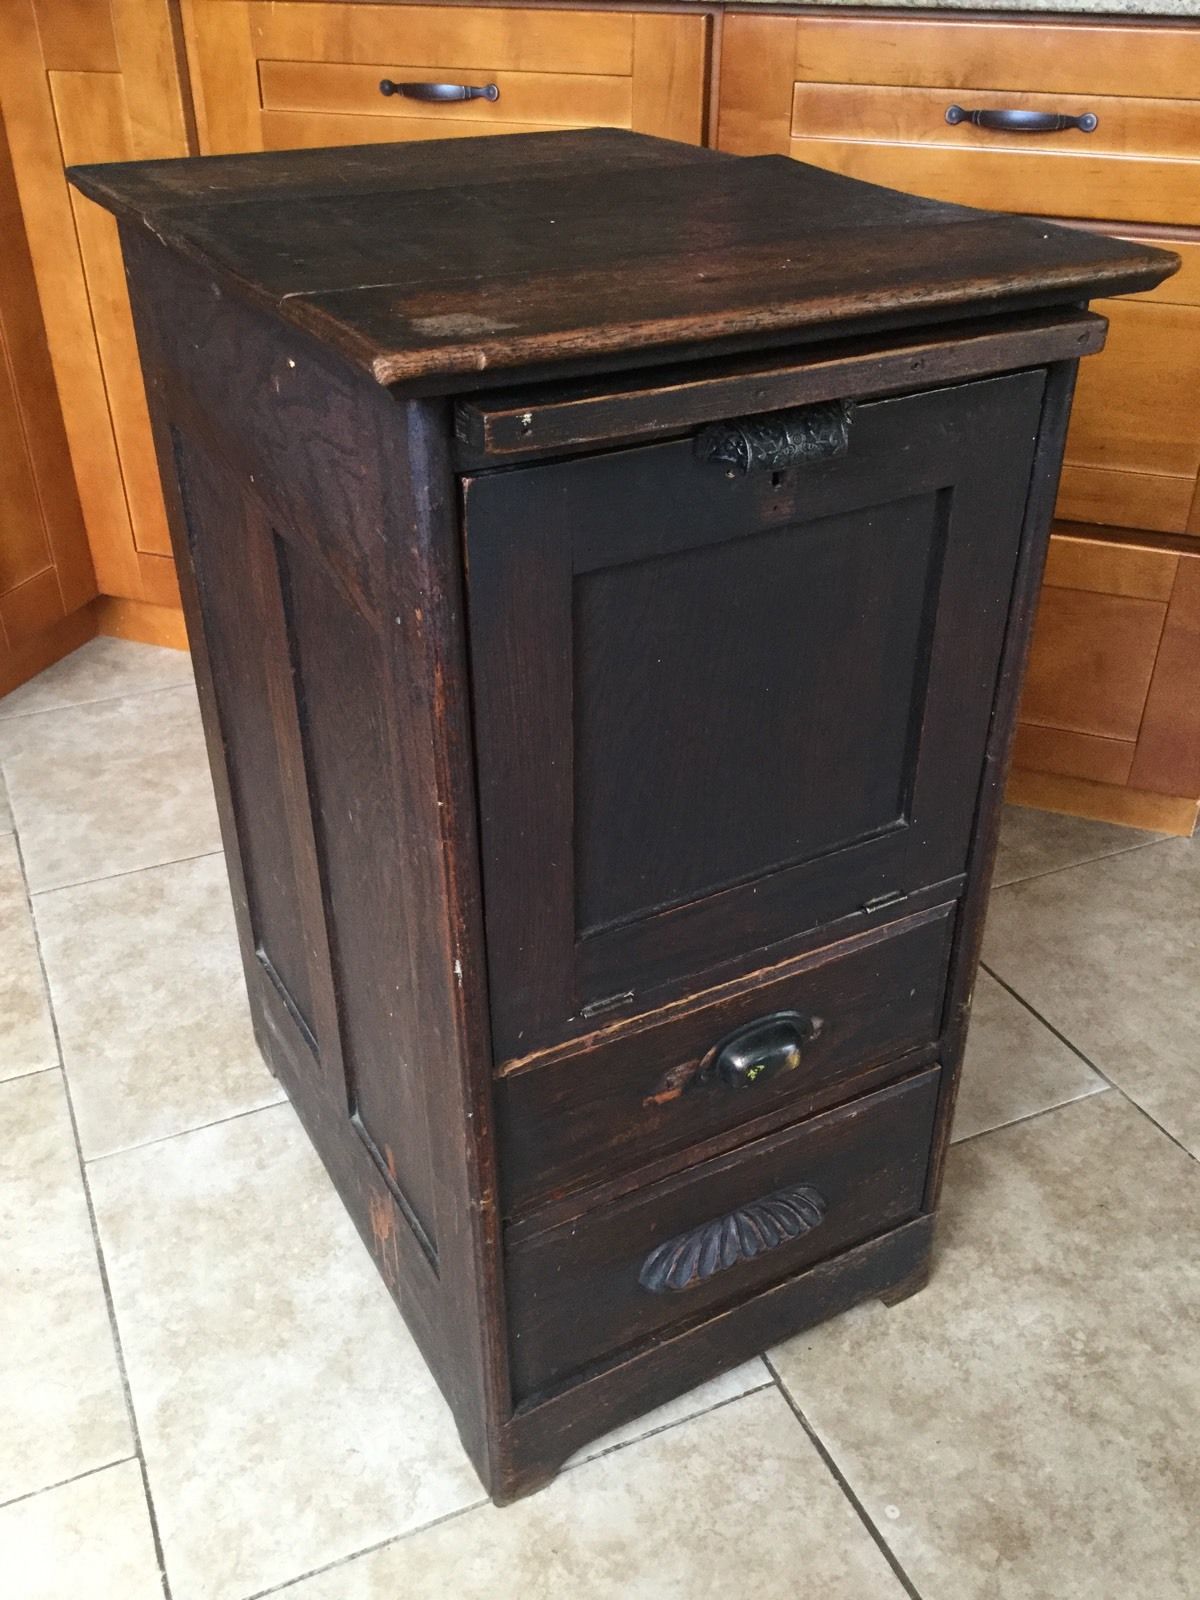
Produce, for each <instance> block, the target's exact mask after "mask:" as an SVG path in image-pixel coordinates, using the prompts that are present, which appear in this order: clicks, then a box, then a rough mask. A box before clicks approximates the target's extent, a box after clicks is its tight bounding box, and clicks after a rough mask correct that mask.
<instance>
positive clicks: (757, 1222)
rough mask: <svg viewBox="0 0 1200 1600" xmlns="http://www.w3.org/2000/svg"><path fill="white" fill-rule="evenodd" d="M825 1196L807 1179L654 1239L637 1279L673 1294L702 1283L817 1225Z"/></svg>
mask: <svg viewBox="0 0 1200 1600" xmlns="http://www.w3.org/2000/svg"><path fill="white" fill-rule="evenodd" d="M825 1210H826V1204H825V1198H824V1196H823V1195H821V1194H819V1193H818V1192H817V1190H816V1189H814V1188H813V1186H812V1185H811V1184H810V1183H797V1184H793V1185H792V1186H791V1187H790V1188H788V1189H780V1190H779V1191H778V1192H777V1193H775V1194H767V1195H764V1196H763V1197H762V1199H761V1200H751V1201H750V1202H749V1203H748V1204H747V1205H744V1206H739V1207H738V1208H737V1210H736V1211H730V1212H729V1213H728V1214H727V1215H726V1216H723V1217H714V1218H713V1220H712V1221H711V1222H704V1223H701V1225H700V1227H698V1228H693V1229H691V1231H690V1232H688V1233H681V1234H680V1235H679V1236H678V1238H675V1239H668V1240H667V1241H666V1243H665V1244H660V1245H656V1246H655V1248H654V1249H653V1250H651V1252H650V1254H649V1255H648V1256H647V1257H646V1259H645V1260H644V1261H643V1262H642V1267H641V1271H640V1272H639V1273H638V1282H639V1283H640V1284H641V1286H642V1288H643V1289H647V1290H649V1292H650V1293H651V1294H670V1293H676V1294H678V1293H679V1291H680V1290H681V1289H691V1288H694V1287H696V1286H698V1285H699V1284H702V1283H706V1282H707V1281H708V1279H709V1278H711V1277H713V1276H714V1275H715V1274H716V1273H718V1272H727V1271H728V1270H729V1268H730V1267H736V1266H737V1265H738V1264H739V1263H740V1262H743V1261H753V1260H754V1258H755V1256H760V1255H762V1254H763V1253H764V1252H765V1251H768V1250H778V1249H779V1248H780V1246H781V1245H787V1244H791V1243H792V1241H793V1240H795V1239H800V1238H802V1237H803V1236H804V1235H805V1234H806V1233H811V1232H812V1230H813V1229H814V1228H819V1227H820V1226H821V1223H822V1221H823V1220H824V1217H825Z"/></svg>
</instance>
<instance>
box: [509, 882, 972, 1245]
mask: <svg viewBox="0 0 1200 1600" xmlns="http://www.w3.org/2000/svg"><path fill="white" fill-rule="evenodd" d="M953 927H954V907H953V906H938V907H935V908H934V909H933V910H931V911H927V912H923V913H922V914H921V915H919V916H916V917H912V918H908V919H906V920H905V921H903V922H901V923H899V924H894V925H892V926H889V927H886V928H881V929H878V930H876V931H874V932H871V933H868V934H864V935H862V936H860V937H859V938H856V939H849V940H845V941H843V942H842V943H840V944H837V945H834V946H832V947H831V948H828V949H824V950H819V951H816V952H814V953H813V954H812V955H810V956H806V957H803V958H801V960H799V961H798V962H795V963H792V964H790V966H789V967H788V968H787V969H786V970H785V971H781V972H779V973H776V974H773V975H767V976H766V977H765V978H764V979H763V981H762V982H760V983H758V984H756V985H755V986H754V987H753V988H752V989H750V990H747V989H746V988H745V986H744V985H741V986H739V988H738V989H737V991H736V992H734V993H732V994H725V993H722V992H721V991H714V993H713V995H712V997H711V998H709V999H708V1000H707V1001H705V1002H703V1003H701V1004H699V1005H694V1006H691V1007H689V1008H688V1009H687V1010H686V1011H685V1012H683V1013H682V1014H680V1011H679V1010H678V1009H675V1010H673V1011H672V1012H671V1013H669V1014H668V1015H666V1016H665V1017H663V1018H661V1019H660V1020H657V1021H653V1022H651V1023H650V1024H649V1025H647V1026H645V1027H632V1028H628V1029H625V1030H623V1031H621V1030H618V1031H617V1032H616V1033H615V1035H614V1036H613V1037H611V1038H607V1039H605V1038H603V1037H601V1039H600V1040H598V1041H597V1042H596V1043H595V1044H594V1045H593V1047H592V1048H590V1049H588V1050H587V1051H585V1052H582V1053H580V1054H576V1055H572V1056H569V1057H567V1058H566V1059H565V1060H562V1059H560V1060H556V1061H553V1062H550V1063H548V1064H545V1065H538V1064H535V1065H532V1066H529V1067H526V1068H524V1069H523V1070H521V1071H518V1072H514V1073H511V1074H509V1075H507V1076H505V1077H503V1078H501V1079H500V1081H499V1082H498V1084H497V1100H498V1105H499V1114H500V1128H501V1175H502V1182H503V1186H504V1193H505V1201H506V1209H507V1211H508V1213H509V1214H510V1215H511V1214H516V1213H520V1212H522V1211H524V1210H527V1209H529V1208H530V1207H532V1206H535V1205H536V1204H538V1203H539V1202H540V1201H545V1200H549V1199H551V1198H554V1197H555V1196H556V1195H558V1194H561V1193H563V1192H564V1191H567V1190H569V1189H572V1188H574V1187H577V1186H578V1185H579V1184H581V1183H584V1182H587V1181H589V1180H591V1181H595V1180H597V1179H598V1178H600V1177H604V1178H613V1177H616V1176H618V1175H619V1174H620V1173H622V1172H624V1171H629V1170H631V1169H633V1168H636V1167H640V1166H643V1165H645V1164H646V1163H647V1162H649V1161H651V1160H653V1159H654V1158H656V1157H658V1156H660V1155H664V1154H666V1153H669V1152H671V1151H674V1150H678V1149H680V1148H682V1147H684V1146H688V1145H692V1144H696V1143H699V1142H701V1141H703V1140H707V1139H710V1138H713V1137H718V1136H720V1135H721V1134H723V1133H725V1132H727V1131H729V1130H731V1129H736V1128H738V1127H740V1126H742V1125H743V1124H746V1123H751V1122H756V1121H758V1120H759V1119H763V1118H772V1117H774V1118H775V1119H776V1120H787V1121H790V1122H794V1121H795V1120H796V1118H797V1117H800V1116H808V1115H810V1114H811V1113H812V1112H814V1111H817V1110H821V1109H824V1107H826V1106H828V1105H831V1104H833V1103H834V1102H835V1101H836V1100H839V1099H845V1098H846V1095H847V1094H848V1093H852V1092H854V1091H853V1089H852V1088H850V1087H848V1086H849V1084H850V1081H851V1080H860V1081H862V1082H863V1087H867V1086H871V1087H873V1086H874V1081H879V1077H880V1074H881V1073H883V1072H887V1071H888V1070H889V1069H888V1067H887V1066H885V1065H884V1063H888V1062H890V1061H892V1060H894V1058H895V1057H897V1056H900V1055H901V1054H902V1053H903V1052H905V1051H908V1050H911V1049H914V1048H917V1047H919V1046H921V1045H928V1044H931V1043H932V1042H933V1040H934V1039H936V1037H937V1034H938V1031H939V1028H940V1025H941V1013H942V998H943V993H944V990H945V983H946V969H947V964H948V961H949V956H950V938H951V933H952V931H953ZM900 1070H902V1069H901V1068H898V1067H896V1066H892V1067H891V1068H890V1071H891V1074H892V1075H895V1074H896V1073H897V1072H898V1071H900ZM864 1074H866V1075H867V1076H866V1078H865V1080H864V1079H862V1075H864Z"/></svg>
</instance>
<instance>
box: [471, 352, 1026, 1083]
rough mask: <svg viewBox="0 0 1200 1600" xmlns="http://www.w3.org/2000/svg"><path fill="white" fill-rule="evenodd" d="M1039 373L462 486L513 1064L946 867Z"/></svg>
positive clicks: (483, 768) (501, 1007)
mask: <svg viewBox="0 0 1200 1600" xmlns="http://www.w3.org/2000/svg"><path fill="white" fill-rule="evenodd" d="M1043 383H1044V378H1043V374H1042V373H1041V372H1040V371H1034V372H1027V373H1018V374H1015V375H1013V376H1009V377H1003V378H995V379H988V380H985V381H979V382H973V383H967V384H962V385H959V386H957V387H952V388H946V389H940V390H936V391H932V392H929V393H927V394H922V395H910V396H902V397H899V398H897V399H894V400H883V401H870V402H864V403H862V404H860V405H858V406H857V408H856V410H855V412H854V416H853V421H852V423H851V425H850V428H849V432H848V435H847V438H848V446H847V448H846V450H845V452H844V453H842V454H838V455H836V456H834V457H830V458H828V459H822V460H820V461H818V462H809V463H806V464H804V465H801V466H798V467H795V468H793V469H792V470H788V471H782V472H772V471H770V470H762V471H751V472H748V473H746V474H745V475H742V476H739V475H737V474H735V473H733V472H726V471H725V470H724V469H723V467H722V466H721V465H719V464H717V463H714V462H713V461H711V460H707V459H705V458H704V456H703V453H702V452H699V451H697V448H696V444H695V441H694V440H692V439H688V438H685V439H682V440H676V441H672V442H670V443H664V444H655V445H647V446H644V447H640V448H637V449H633V450H624V451H609V452H605V453H602V454H598V455H594V456H585V457H581V458H578V459H575V460H569V461H562V462H555V463H552V464H547V465H537V466H532V467H519V468H514V469H512V470H508V471H500V472H491V473H484V474H481V475H478V476H473V477H465V478H464V479H463V480H462V489H463V498H464V505H465V534H466V546H467V591H468V622H469V637H470V648H471V659H472V681H473V696H474V709H475V735H476V749H477V756H478V770H479V797H480V825H481V844H482V855H483V869H484V896H485V905H484V914H485V919H486V924H487V941H488V967H489V972H490V976H491V994H492V1008H493V1009H492V1028H493V1039H494V1043H495V1048H496V1052H497V1060H498V1061H499V1062H500V1063H502V1064H503V1063H506V1062H509V1061H516V1060H518V1059H524V1058H526V1057H528V1056H530V1055H531V1054H532V1053H534V1052H535V1051H538V1050H542V1049H546V1048H549V1047H551V1046H555V1045H558V1044H561V1043H563V1042H565V1041H566V1040H568V1039H572V1038H579V1037H582V1036H584V1035H588V1034H592V1033H594V1032H595V1031H596V1030H597V1028H599V1027H602V1026H607V1025H609V1024H611V1023H615V1022H617V1021H619V1020H623V1019H624V1018H627V1017H630V1016H633V1015H646V1014H648V1013H650V1012H651V1011H654V1010H658V1009H660V1008H661V1007H662V1006H663V1005H664V1004H667V1003H670V1002H671V1001H673V1000H675V999H682V998H683V996H685V995H687V994H694V993H696V992H697V991H698V990H701V989H704V988H707V987H710V986H712V984H714V983H716V982H725V981H730V980H731V979H732V978H733V977H735V976H736V975H737V974H738V973H739V972H752V971H755V970H756V969H757V970H761V969H762V968H763V967H764V966H765V965H767V964H768V963H770V964H772V965H773V964H775V963H777V962H778V961H780V960H782V959H784V958H785V957H787V956H789V955H790V954H791V953H792V950H789V949H788V948H787V947H786V946H785V947H784V948H781V949H778V950H776V951H773V952H772V954H771V955H769V956H765V955H763V954H761V952H763V951H764V950H766V949H767V948H768V947H769V946H772V945H780V944H781V943H783V942H784V941H789V940H791V941H794V945H793V948H794V949H795V950H798V949H799V941H800V940H801V939H802V938H803V939H805V940H806V941H808V944H809V947H811V943H812V942H813V941H814V939H815V938H816V930H818V929H821V928H827V927H829V926H830V924H832V923H835V922H842V921H846V919H849V920H848V921H846V925H845V926H844V928H843V929H841V930H839V932H844V933H845V934H851V933H854V932H857V931H859V930H860V929H865V928H867V927H870V926H873V924H874V922H875V921H876V920H877V918H878V915H879V909H880V907H881V906H882V905H883V904H885V903H887V902H889V901H891V900H896V899H899V898H901V897H902V896H904V895H908V894H912V893H914V892H916V891H923V890H926V889H927V888H929V887H930V886H933V885H938V884H942V883H948V882H949V880H951V879H954V878H956V877H957V876H958V875H959V874H961V872H962V871H963V869H964V866H965V862H966V853H967V844H968V840H969V837H970V831H971V822H972V818H973V816H974V811H975V803H976V797H977V794H978V788H979V781H980V774H981V761H982V755H983V748H984V743H985V740H986V736H987V728H988V722H989V717H990V714H991V700H992V689H993V684H994V675H995V670H996V662H997V660H998V658H999V653H1000V644H1001V639H1002V636H1003V631H1004V625H1005V617H1006V611H1007V602H1008V595H1009V592H1010V589H1011V584H1012V575H1013V568H1014V564H1015V560H1016V553H1017V548H1018V544H1019V538H1020V530H1021V524H1022V517H1023V513H1024V505H1025V494H1026V486H1027V483H1028V476H1029V470H1030V462H1031V455H1032V448H1033V440H1034V437H1035V435H1036V432H1037V419H1038V414H1039V408H1040V404H1041V394H1042V388H1043ZM954 892H955V890H954V889H953V888H949V889H947V891H946V893H945V894H942V895H941V896H940V898H942V899H947V898H949V897H950V895H952V894H953V893H954ZM924 903H925V904H929V903H930V902H929V901H926V902H924ZM831 937H833V935H831ZM708 974H712V976H711V977H708V976H707V975H708ZM706 977H707V981H704V980H705V978H706Z"/></svg>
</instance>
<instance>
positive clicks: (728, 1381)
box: [571, 1359, 773, 1464]
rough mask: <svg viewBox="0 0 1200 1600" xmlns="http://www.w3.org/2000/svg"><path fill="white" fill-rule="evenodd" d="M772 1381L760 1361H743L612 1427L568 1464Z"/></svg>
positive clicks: (669, 1424) (763, 1387) (602, 1452)
mask: <svg viewBox="0 0 1200 1600" xmlns="http://www.w3.org/2000/svg"><path fill="white" fill-rule="evenodd" d="M772 1382H773V1379H772V1377H771V1374H770V1373H769V1372H768V1371H767V1369H766V1366H765V1365H764V1363H763V1362H762V1361H760V1360H758V1359H755V1360H754V1361H745V1362H743V1363H742V1365H741V1366H740V1367H734V1369H733V1370H732V1371H731V1372H722V1373H721V1374H720V1375H719V1376H718V1377H715V1378H710V1379H709V1381H708V1382H707V1383H702V1384H699V1385H698V1386H697V1387H696V1388H695V1389H690V1390H689V1391H688V1393H687V1394H681V1395H680V1396H679V1398H678V1399H677V1400H668V1401H667V1403H666V1405H665V1406H656V1407H655V1408H654V1410H653V1411H647V1412H646V1414H645V1415H644V1416H641V1417H636V1418H635V1419H634V1420H633V1421H632V1422H627V1423H625V1425H624V1426H623V1427H620V1428H614V1429H613V1431H612V1432H611V1433H606V1434H605V1435H604V1436H603V1437H602V1438H600V1439H596V1440H594V1441H593V1442H592V1443H591V1444H589V1445H585V1446H584V1447H583V1449H582V1450H579V1451H577V1452H576V1454H575V1455H573V1456H572V1457H571V1462H572V1464H574V1463H577V1462H580V1461H591V1460H592V1458H593V1457H594V1456H599V1455H603V1454H604V1452H605V1451H606V1450H612V1449H614V1448H615V1447H616V1446H617V1445H625V1444H629V1443H631V1442H632V1440H634V1439H641V1438H643V1437H644V1436H645V1435H646V1434H648V1433H657V1432H658V1430H659V1429H660V1428H672V1427H674V1426H675V1425H676V1424H677V1423H680V1422H685V1421H686V1420H687V1419H688V1418H689V1417H697V1416H699V1415H700V1414H701V1413H702V1412H704V1411H711V1410H712V1408H713V1407H714V1406H719V1405H723V1404H724V1403H725V1401H727V1400H736V1399H737V1398H738V1396H739V1395H743V1394H749V1393H751V1391H752V1390H754V1389H765V1388H766V1387H767V1386H768V1385H769V1384H770V1383H772Z"/></svg>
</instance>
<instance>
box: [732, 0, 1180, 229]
mask: <svg viewBox="0 0 1200 1600" xmlns="http://www.w3.org/2000/svg"><path fill="white" fill-rule="evenodd" d="M1198 83H1200V31H1197V30H1196V29H1195V28H1194V27H1192V28H1186V27H1180V28H1175V27H1170V26H1162V25H1154V26H1152V27H1145V26H1141V27H1139V26H1123V25H1120V24H1109V23H1096V24H1084V25H1080V24H1074V23H1072V24H1062V23H1056V22H1043V21H1040V20H1038V21H1032V20H1025V19H1022V21H1020V22H999V21H987V22H983V21H978V20H976V19H974V18H972V19H970V20H965V19H964V20H939V21H937V22H925V21H917V20H913V19H904V18H896V19H885V18H871V19H863V18H858V17H814V16H806V17H802V18H781V17H757V16H731V17H729V18H728V19H727V23H726V28H725V33H724V42H723V51H722V79H721V110H720V124H719V133H718V143H719V145H720V147H721V148H722V149H725V150H730V151H735V152H739V153H751V152H752V151H753V152H755V153H760V152H763V151H766V150H776V151H779V152H780V153H781V154H789V155H792V156H795V157H796V158H797V159H799V160H802V161H809V162H813V163H815V164H816V165H818V166H824V167H830V168H832V169H833V170H835V171H838V172H843V173H846V174H848V175H850V176H852V177H856V178H864V179H867V180H869V181H870V182H873V183H885V184H896V185H899V186H902V187H904V188H907V189H911V190H914V191H915V192H916V193H918V194H924V195H929V196H932V197H934V198H937V199H944V200H955V201H959V202H962V203H964V204H967V205H975V206H982V207H986V208H991V209H996V210H1005V211H1024V212H1033V213H1035V214H1040V215H1048V216H1055V215H1061V214H1063V213H1067V214H1069V215H1071V216H1075V217H1093V218H1128V219H1131V220H1137V221H1140V222H1150V223H1154V222H1159V223H1173V224H1181V223H1196V222H1200V91H1197V88H1196V85H1197V84H1198ZM951 106H958V107H960V108H963V109H965V110H968V111H976V110H984V111H989V112H996V111H1012V112H1035V113H1041V114H1061V115H1064V116H1067V117H1072V118H1077V117H1080V116H1084V115H1091V116H1093V117H1094V118H1095V119H1096V123H1095V126H1094V128H1093V129H1092V131H1090V132H1085V131H1082V130H1081V129H1080V128H1078V127H1070V128H1066V129H1062V130H1059V131H1052V132H1024V131H1020V130H1017V129H1013V128H1012V127H999V128H996V127H981V126H977V125H975V124H974V123H972V122H971V121H968V120H962V121H959V122H957V123H956V124H951V123H950V122H948V121H947V118H946V113H947V111H948V109H949V108H950V107H951Z"/></svg>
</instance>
